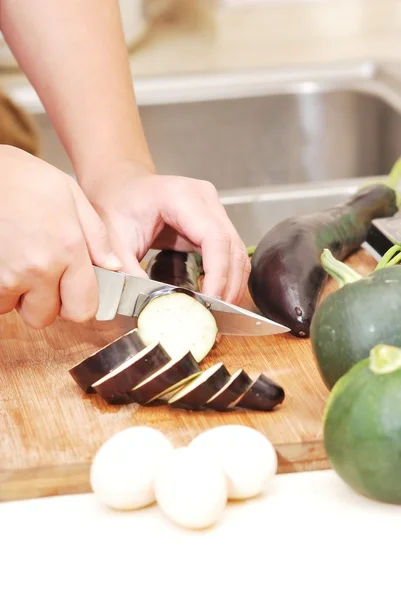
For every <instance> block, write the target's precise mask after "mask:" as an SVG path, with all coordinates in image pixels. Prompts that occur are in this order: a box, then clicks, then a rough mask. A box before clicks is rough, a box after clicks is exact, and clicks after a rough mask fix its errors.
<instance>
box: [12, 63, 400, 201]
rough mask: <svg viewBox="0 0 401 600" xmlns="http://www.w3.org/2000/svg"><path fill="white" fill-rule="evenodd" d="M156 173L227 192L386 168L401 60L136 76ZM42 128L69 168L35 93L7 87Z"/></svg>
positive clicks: (57, 158) (395, 145) (48, 146)
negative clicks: (200, 181)
mask: <svg viewBox="0 0 401 600" xmlns="http://www.w3.org/2000/svg"><path fill="white" fill-rule="evenodd" d="M135 89H136V94H137V98H138V102H139V105H140V113H141V117H142V121H143V125H144V128H145V132H146V135H147V138H148V140H149V144H150V148H151V151H152V153H153V157H154V159H155V162H156V165H157V167H158V170H159V172H160V173H169V174H180V175H186V176H189V177H196V178H201V179H207V180H210V181H212V182H213V183H214V185H215V186H216V187H217V188H218V190H219V191H220V192H221V193H222V194H230V192H232V191H233V190H237V189H244V188H255V187H263V186H270V185H283V184H285V185H288V184H298V183H308V182H312V183H313V182H323V181H327V180H338V179H348V178H361V177H368V176H377V175H382V174H385V173H387V172H388V170H389V169H390V167H391V165H392V164H393V162H394V161H395V160H396V159H397V158H398V156H400V155H401V72H400V67H399V66H398V65H382V64H375V63H370V62H367V63H358V64H345V65H331V66H329V67H325V68H309V69H295V70H292V69H277V70H268V71H257V72H253V71H251V72H244V73H242V72H241V73H237V72H233V73H215V74H212V75H195V76H182V77H181V76H176V77H155V78H149V79H147V78H146V79H141V78H139V79H137V80H136V81H135ZM10 92H11V93H12V95H13V96H14V98H15V99H16V100H17V101H19V102H20V103H21V104H23V105H26V106H27V107H28V108H29V109H30V110H31V111H32V112H33V113H34V114H35V116H36V119H37V121H38V124H39V126H40V130H41V134H42V140H43V153H44V158H45V159H46V160H48V161H49V162H51V163H52V164H54V165H56V166H58V167H59V168H61V169H63V170H65V171H67V172H72V168H71V165H70V163H69V161H68V159H67V157H66V154H65V152H64V150H63V149H62V147H61V145H60V143H59V141H58V139H57V137H56V135H55V133H54V131H53V128H52V126H51V124H50V122H49V119H48V118H47V116H46V114H45V113H44V111H43V108H42V107H41V104H40V102H39V101H38V99H37V98H36V96H35V94H34V93H33V92H32V90H30V89H28V88H24V89H22V88H15V89H13V90H10Z"/></svg>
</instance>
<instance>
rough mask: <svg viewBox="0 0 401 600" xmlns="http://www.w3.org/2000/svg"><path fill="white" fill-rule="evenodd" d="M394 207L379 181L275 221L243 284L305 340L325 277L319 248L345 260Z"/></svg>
mask: <svg viewBox="0 0 401 600" xmlns="http://www.w3.org/2000/svg"><path fill="white" fill-rule="evenodd" d="M397 210H398V195H397V193H396V191H395V190H394V189H393V188H392V187H390V186H389V185H387V184H384V183H378V184H372V185H369V186H366V187H364V188H362V189H360V190H359V191H358V192H356V193H355V194H354V196H353V197H352V198H351V199H350V200H349V201H348V202H347V203H345V204H341V205H338V206H335V207H333V208H329V209H326V210H324V211H321V212H317V213H313V214H309V215H301V216H298V217H290V218H288V219H286V220H284V221H282V222H280V223H278V224H277V225H275V226H274V227H273V228H272V229H270V230H269V231H268V232H267V233H266V235H265V236H264V237H263V238H262V240H261V241H260V242H259V244H258V245H257V246H256V249H255V252H254V254H253V256H252V259H251V266H252V269H251V274H250V277H249V283H248V287H249V292H250V294H251V297H252V299H253V301H254V303H255V304H256V306H257V307H258V309H259V310H260V312H261V313H262V314H263V315H264V316H265V317H267V318H269V319H273V320H275V321H278V322H279V323H281V324H282V325H285V326H287V327H288V328H289V329H290V330H291V333H292V334H293V335H295V336H297V337H303V338H308V337H309V335H310V324H311V320H312V317H313V314H314V312H315V309H316V305H317V302H318V299H319V296H320V293H321V291H322V290H323V287H324V284H325V282H326V279H327V277H328V275H327V273H326V271H325V270H324V269H323V267H322V265H321V260H320V257H321V254H322V252H323V250H324V249H325V248H328V249H330V251H331V253H332V254H333V256H334V257H335V258H337V259H338V260H344V259H345V258H346V257H347V256H349V255H350V254H351V253H352V252H354V251H356V250H358V249H359V248H360V247H361V245H362V244H363V242H364V241H366V238H367V235H368V232H369V228H370V225H371V221H372V220H373V219H376V218H381V217H391V216H393V215H394V214H395V213H396V212H397Z"/></svg>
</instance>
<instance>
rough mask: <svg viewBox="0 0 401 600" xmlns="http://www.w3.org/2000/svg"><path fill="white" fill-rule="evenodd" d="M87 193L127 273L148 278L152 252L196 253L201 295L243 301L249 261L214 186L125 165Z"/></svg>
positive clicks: (101, 180) (132, 165)
mask: <svg viewBox="0 0 401 600" xmlns="http://www.w3.org/2000/svg"><path fill="white" fill-rule="evenodd" d="M84 189H85V187H84ZM85 191H86V192H87V195H88V197H89V199H90V201H91V202H92V204H93V206H94V207H95V208H96V210H97V212H98V213H99V215H100V217H101V218H102V220H103V222H104V224H105V225H106V228H107V231H108V235H109V239H110V243H111V246H112V248H113V250H114V252H115V253H116V255H117V256H118V258H119V259H120V261H121V262H122V265H123V270H124V271H126V272H129V273H132V274H136V275H140V276H146V275H145V273H144V272H143V270H142V269H141V267H140V265H139V263H140V261H141V260H142V258H143V257H144V256H145V254H146V252H147V251H148V250H149V249H150V248H154V249H163V248H170V249H175V250H181V251H184V252H190V251H196V252H199V253H200V254H201V255H202V259H203V269H204V271H205V277H204V281H203V285H202V291H203V292H204V293H205V294H208V295H211V296H215V297H219V298H222V299H224V300H226V301H227V302H232V303H240V302H241V300H242V297H243V295H244V292H245V289H246V286H247V282H248V277H249V273H250V261H249V259H248V255H247V251H246V248H245V246H244V244H243V243H242V241H241V239H240V237H239V235H238V233H237V232H236V230H235V228H234V226H233V224H232V223H231V221H230V220H229V218H228V216H227V214H226V211H225V209H224V207H223V205H222V204H221V202H220V200H219V197H218V194H217V191H216V190H215V188H214V187H213V185H212V184H211V183H209V182H207V181H199V180H196V179H189V178H185V177H173V176H162V175H155V174H150V173H148V172H147V171H145V170H142V171H141V172H139V171H138V167H136V166H135V165H134V164H130V163H126V164H124V165H121V166H120V167H119V168H117V169H114V170H113V172H112V173H111V175H110V174H109V175H107V176H106V177H102V178H100V179H99V180H98V181H97V182H96V185H95V186H92V187H91V190H85Z"/></svg>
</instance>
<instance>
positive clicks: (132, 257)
mask: <svg viewBox="0 0 401 600" xmlns="http://www.w3.org/2000/svg"><path fill="white" fill-rule="evenodd" d="M126 227H127V225H126V224H125V223H124V222H123V221H121V220H118V221H117V222H116V223H113V224H112V223H109V224H108V233H109V236H110V242H111V245H112V247H113V249H114V251H115V253H116V254H117V256H118V257H119V259H120V261H121V268H120V269H119V270H120V271H124V273H129V274H130V275H135V276H136V277H147V274H146V273H145V271H144V270H143V269H142V268H141V266H140V264H139V261H138V259H137V258H136V254H135V252H136V250H137V248H133V247H132V246H133V243H132V240H133V239H137V236H135V235H133V233H134V232H133V231H132V228H133V227H134V225H133V223H132V222H129V227H130V228H131V231H129V232H128V231H127V232H126V231H125V229H126Z"/></svg>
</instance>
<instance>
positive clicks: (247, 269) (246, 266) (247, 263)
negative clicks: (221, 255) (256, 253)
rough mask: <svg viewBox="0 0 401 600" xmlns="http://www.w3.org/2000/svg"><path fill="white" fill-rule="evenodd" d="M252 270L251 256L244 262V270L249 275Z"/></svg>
mask: <svg viewBox="0 0 401 600" xmlns="http://www.w3.org/2000/svg"><path fill="white" fill-rule="evenodd" d="M251 270H252V267H251V261H250V259H249V257H246V259H245V263H244V271H245V272H246V274H247V275H250V273H251Z"/></svg>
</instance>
